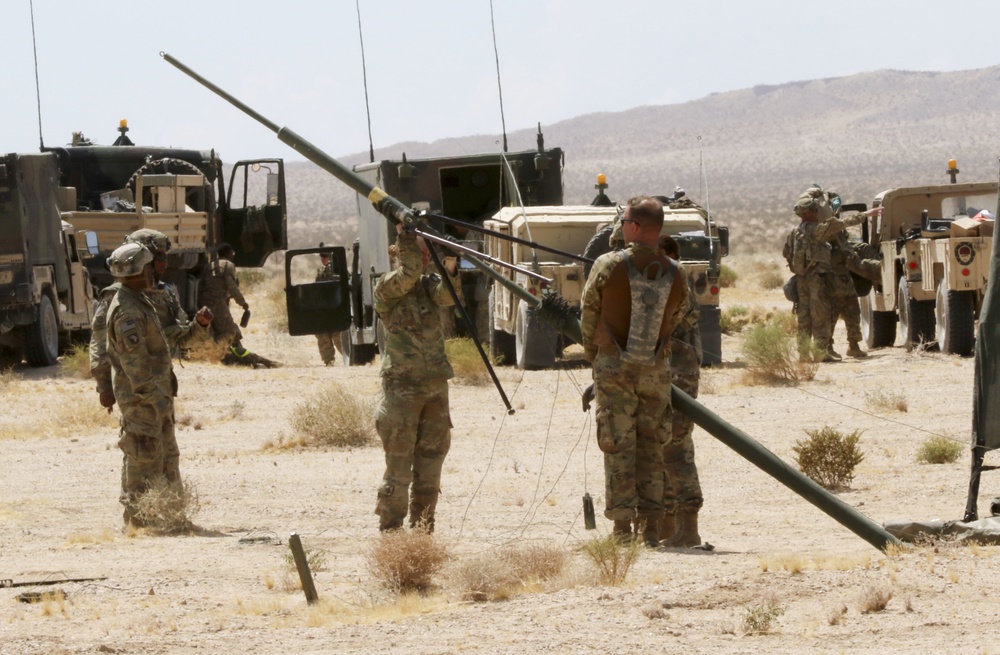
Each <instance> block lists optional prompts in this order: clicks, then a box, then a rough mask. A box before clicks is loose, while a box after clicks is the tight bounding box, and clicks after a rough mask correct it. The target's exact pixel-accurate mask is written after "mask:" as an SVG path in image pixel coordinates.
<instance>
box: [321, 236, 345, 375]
mask: <svg viewBox="0 0 1000 655" xmlns="http://www.w3.org/2000/svg"><path fill="white" fill-rule="evenodd" d="M319 247H320V248H322V247H323V242H320V244H319ZM319 261H320V263H321V264H322V266H321V267H320V268H319V269H317V271H316V281H317V282H320V281H322V280H332V279H334V277H336V276H335V275H334V273H333V269H331V268H330V254H329V253H325V252H324V253H320V255H319ZM340 335H341V333H340V332H325V333H323V334H317V335H316V344H317V345H318V346H319V356H320V357H322V358H323V363H324V364H326V365H327V366H332V365H333V363H334V362H335V361H336V360H337V346H338V345H339V344H340ZM343 354H344V353H343V351H341V355H343Z"/></svg>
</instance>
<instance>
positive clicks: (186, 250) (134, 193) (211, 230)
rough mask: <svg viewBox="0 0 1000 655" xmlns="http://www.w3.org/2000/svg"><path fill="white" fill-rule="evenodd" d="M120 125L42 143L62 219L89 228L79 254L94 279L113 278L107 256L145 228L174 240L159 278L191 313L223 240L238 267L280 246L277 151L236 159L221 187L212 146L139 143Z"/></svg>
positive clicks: (283, 240)
mask: <svg viewBox="0 0 1000 655" xmlns="http://www.w3.org/2000/svg"><path fill="white" fill-rule="evenodd" d="M118 131H119V136H118V138H117V139H116V140H115V142H114V144H113V145H110V146H102V145H95V144H93V143H92V142H90V141H89V140H87V139H86V138H84V137H83V136H82V135H80V134H79V133H78V134H76V135H74V139H73V143H72V145H69V146H65V147H56V148H45V152H47V153H50V154H51V155H52V156H54V157H55V159H56V162H57V165H58V172H59V182H58V186H60V187H62V188H61V189H60V193H61V194H63V195H64V196H65V199H64V202H63V203H62V204H63V206H64V207H65V209H66V211H65V212H64V213H63V218H64V220H66V221H67V222H69V223H70V224H72V225H73V226H74V227H75V228H76V229H77V230H78V231H80V232H89V233H92V234H93V235H94V237H96V242H94V237H91V242H92V243H93V244H94V247H93V248H92V249H91V250H92V253H91V254H92V255H94V256H93V257H91V258H89V259H88V260H87V261H86V262H85V263H86V265H87V268H88V271H89V273H90V277H91V281H92V283H93V284H94V286H95V287H97V288H98V289H101V288H103V287H105V286H107V285H108V284H110V283H111V282H112V277H111V274H110V273H109V272H108V270H107V266H106V259H107V256H108V255H110V254H111V252H112V251H113V250H114V249H115V248H117V247H118V246H119V245H121V243H122V241H123V240H124V238H125V236H126V235H128V234H129V233H130V232H132V231H134V230H137V229H139V228H143V227H146V228H152V229H155V230H159V231H161V232H163V233H164V234H166V235H167V237H168V238H169V239H170V240H171V244H172V247H171V249H170V252H169V253H168V268H167V271H166V273H165V274H164V276H163V279H164V280H165V281H166V282H170V283H172V284H174V285H176V287H177V290H178V294H179V296H180V299H181V304H182V305H183V307H184V309H185V311H187V312H189V313H190V314H192V315H193V313H194V312H195V311H196V310H197V309H198V288H199V284H200V279H201V275H202V272H203V271H204V270H206V269H207V264H208V262H209V261H210V259H211V257H212V256H214V253H215V249H216V248H217V247H218V245H219V244H220V243H223V242H227V243H230V244H232V246H233V248H234V249H235V251H236V256H235V259H234V262H235V263H236V265H237V266H239V267H257V266H262V265H263V264H264V261H265V260H266V259H267V257H268V255H269V254H270V253H272V252H274V251H276V250H283V249H284V248H285V247H286V246H287V211H286V202H285V182H284V162H283V161H282V160H281V159H260V160H244V161H238V162H236V164H234V165H233V167H232V170H231V171H230V174H229V178H228V179H229V185H228V187H227V186H226V184H225V175H224V167H223V163H222V160H221V159H220V158H219V156H218V153H216V152H215V151H214V150H189V149H182V148H162V147H153V146H137V145H135V144H134V143H133V142H132V141H131V139H129V138H128V136H127V132H128V131H129V127H128V123H127V122H126V121H125V120H122V121H121V122H120V123H119V127H118Z"/></svg>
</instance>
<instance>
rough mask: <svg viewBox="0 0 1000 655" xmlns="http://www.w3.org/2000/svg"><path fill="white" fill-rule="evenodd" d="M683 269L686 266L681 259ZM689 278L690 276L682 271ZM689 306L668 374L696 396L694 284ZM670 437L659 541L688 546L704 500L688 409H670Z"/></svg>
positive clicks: (669, 246)
mask: <svg viewBox="0 0 1000 655" xmlns="http://www.w3.org/2000/svg"><path fill="white" fill-rule="evenodd" d="M660 249H661V250H662V251H663V252H664V254H666V255H667V257H670V258H671V259H673V260H674V261H677V259H678V258H679V257H680V249H679V248H678V245H677V242H676V241H674V240H673V239H672V238H671V237H669V236H665V235H664V236H661V237H660ZM678 267H679V268H680V269H681V273H682V274H684V267H683V265H681V264H678ZM684 277H685V278H687V275H686V274H685V275H684ZM686 307H687V308H686V311H684V312H683V314H682V315H681V316H680V317H677V318H676V319H675V322H676V326H675V327H674V332H673V335H672V336H671V339H670V379H671V381H672V382H673V384H674V385H676V386H677V388H679V389H680V390H681V391H683V392H684V393H686V394H688V395H689V396H691V397H692V398H697V397H698V382H699V379H700V377H701V357H702V352H701V331H700V330H699V329H698V319H699V317H700V314H701V312H700V310H699V309H698V300H697V298H695V295H694V289H690V288H689V289H688V302H687V306H686ZM671 415H672V420H671V430H670V440H669V441H668V442H667V444H666V445H665V446H664V447H663V467H664V471H665V473H666V482H665V485H664V489H663V510H664V516H663V520H662V521H660V540H661V541H662V542H664V544H663V545H664V546H667V547H669V548H677V547H680V548H687V547H690V546H698V545H700V544H701V536H700V535H699V534H698V511H699V510H700V509H701V506H702V504H703V499H702V495H701V484H700V483H699V482H698V467H697V466H695V461H694V439H693V438H692V435H693V433H694V421H692V420H691V419H690V418H688V416H687V415H686V414H683V413H681V412H674V411H671Z"/></svg>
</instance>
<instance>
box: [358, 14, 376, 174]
mask: <svg viewBox="0 0 1000 655" xmlns="http://www.w3.org/2000/svg"><path fill="white" fill-rule="evenodd" d="M354 8H355V9H356V10H357V13H358V40H359V41H361V77H362V79H363V80H364V82H365V114H367V116H368V161H370V162H374V161H375V146H373V145H372V110H371V108H370V107H369V106H368V69H367V67H366V66H365V37H364V34H363V33H362V32H361V4H360V0H354Z"/></svg>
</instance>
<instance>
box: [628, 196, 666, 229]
mask: <svg viewBox="0 0 1000 655" xmlns="http://www.w3.org/2000/svg"><path fill="white" fill-rule="evenodd" d="M626 207H627V208H628V217H629V218H630V219H632V220H633V221H635V222H636V225H638V226H640V227H643V228H656V231H657V232H659V231H660V229H661V228H663V203H662V202H660V201H659V200H657V199H656V198H653V197H651V196H634V197H632V198H629V199H628V202H627V203H626Z"/></svg>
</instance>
